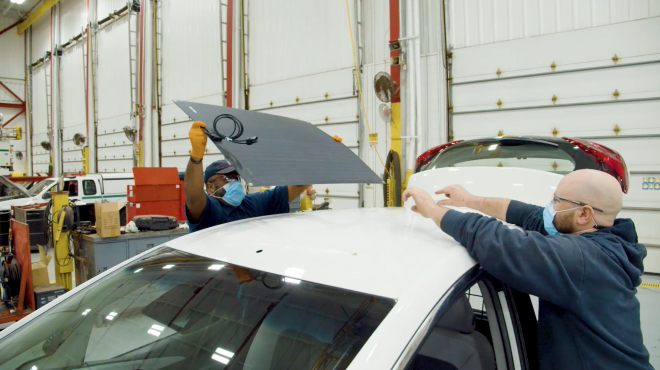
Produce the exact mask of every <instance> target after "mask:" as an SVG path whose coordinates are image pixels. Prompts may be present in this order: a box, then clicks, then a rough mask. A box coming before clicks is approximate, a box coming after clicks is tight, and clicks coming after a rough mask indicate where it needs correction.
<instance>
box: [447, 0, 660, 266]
mask: <svg viewBox="0 0 660 370" xmlns="http://www.w3.org/2000/svg"><path fill="white" fill-rule="evenodd" d="M448 14H450V18H449V22H448V23H449V26H450V29H449V33H448V39H449V40H450V41H449V43H450V47H453V58H452V59H453V60H452V77H453V80H452V81H453V83H452V86H451V94H452V105H453V114H452V128H453V136H454V139H471V138H478V137H484V136H494V135H497V134H504V135H518V134H524V135H545V136H552V135H555V136H568V137H580V138H585V139H589V140H592V141H595V142H599V143H602V144H603V145H606V146H608V147H610V148H612V149H615V150H617V151H619V152H620V153H621V154H622V155H623V157H624V158H625V160H626V163H627V165H628V170H629V171H630V190H629V193H628V194H627V195H625V197H624V209H623V211H622V212H621V214H620V216H621V217H630V218H632V219H633V221H635V224H636V227H637V231H638V234H639V237H640V241H641V242H643V243H647V244H648V245H651V246H653V245H655V246H660V230H658V228H657V225H658V224H660V192H657V191H654V190H644V189H643V183H644V181H643V180H644V179H647V182H648V179H649V178H653V179H654V180H655V178H656V177H660V149H658V148H660V124H658V122H659V121H658V117H660V43H658V37H657V35H660V4H659V3H658V2H646V1H598V2H586V1H585V2H572V1H553V2H545V1H525V2H522V1H510V2H508V3H506V2H504V3H498V4H497V6H495V5H494V2H491V1H484V2H463V1H451V2H449V9H448ZM597 26H598V27H597ZM498 102H499V104H498ZM551 164H552V163H550V162H548V163H546V164H545V166H546V167H547V168H548V169H551V167H550V166H551ZM645 264H646V267H647V270H648V271H654V272H660V249H659V248H654V247H649V257H648V258H647V260H646V263H645Z"/></svg>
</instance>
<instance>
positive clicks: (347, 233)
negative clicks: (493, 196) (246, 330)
mask: <svg viewBox="0 0 660 370" xmlns="http://www.w3.org/2000/svg"><path fill="white" fill-rule="evenodd" d="M167 245H168V246H170V247H173V248H176V249H179V250H182V251H186V252H190V253H193V254H196V255H200V256H204V257H208V258H212V259H216V260H220V261H225V262H228V263H232V264H236V265H240V266H245V267H249V268H254V269H258V270H262V271H266V272H270V273H274V274H279V275H284V276H289V277H293V278H296V279H301V280H305V281H310V282H314V283H319V284H324V285H330V286H334V287H339V288H342V289H349V290H354V291H359V292H364V293H368V294H374V295H378V296H382V297H388V298H394V299H401V298H402V297H405V296H406V295H410V294H413V295H414V294H416V293H415V292H416V291H417V290H416V287H414V286H411V284H410V283H411V280H417V279H430V280H438V279H454V278H458V277H460V276H461V275H462V274H464V273H465V272H466V271H467V270H469V269H470V268H471V267H472V266H474V265H475V262H474V261H473V260H472V259H471V258H470V257H469V255H468V254H467V251H466V250H465V248H463V247H462V246H461V245H460V244H458V243H457V242H456V241H454V240H453V239H452V238H451V237H449V236H448V235H446V234H445V233H443V232H442V231H441V230H440V228H439V227H437V226H435V225H434V224H433V221H431V220H428V219H424V218H423V217H422V216H420V215H417V214H415V213H413V212H411V211H410V210H407V209H402V208H390V209H387V208H373V209H364V208H363V209H355V210H343V211H334V210H331V211H316V212H305V213H292V214H284V215H279V216H275V217H261V218H253V219H249V220H245V221H241V222H231V223H228V224H224V225H220V226H216V227H213V228H210V229H206V230H203V231H200V232H197V233H194V234H190V235H189V236H187V237H184V238H178V239H175V240H173V241H171V242H169V243H167ZM258 251H261V252H258ZM454 280H455V279H454ZM452 281H453V280H452ZM419 290H420V291H424V292H425V293H426V291H425V290H424V288H423V287H419Z"/></svg>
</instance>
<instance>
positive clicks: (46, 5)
mask: <svg viewBox="0 0 660 370" xmlns="http://www.w3.org/2000/svg"><path fill="white" fill-rule="evenodd" d="M59 1H60V0H44V2H43V3H42V4H41V5H39V6H38V7H37V9H35V10H34V11H33V12H32V13H30V15H28V17H27V18H26V19H25V20H24V21H23V22H22V23H21V24H19V25H18V26H17V27H16V32H18V34H19V35H20V34H22V33H23V32H24V31H25V30H26V29H27V28H28V27H30V25H32V23H34V22H35V21H36V20H37V19H39V17H41V16H42V15H44V13H46V12H47V11H48V10H50V8H52V7H53V6H55V4H57V3H58V2H59Z"/></svg>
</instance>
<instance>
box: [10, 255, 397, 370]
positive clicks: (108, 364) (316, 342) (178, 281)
mask: <svg viewBox="0 0 660 370" xmlns="http://www.w3.org/2000/svg"><path fill="white" fill-rule="evenodd" d="M290 272H291V275H294V276H295V275H298V276H299V274H301V273H302V271H301V270H299V269H295V268H292V269H291V271H290ZM394 304H395V302H394V300H392V299H388V298H382V297H377V296H373V295H368V294H363V293H357V292H352V291H346V290H342V289H338V288H333V287H329V286H324V285H319V284H314V283H310V282H306V281H301V280H299V279H296V278H291V277H283V276H279V275H274V274H269V273H266V272H263V271H259V270H254V269H247V268H243V267H240V266H236V265H230V264H227V263H224V262H218V261H215V260H211V259H208V258H203V257H199V256H196V255H192V254H188V253H183V252H180V251H177V250H173V249H169V248H159V249H158V250H156V251H153V252H151V253H150V254H148V255H147V256H146V257H144V258H142V259H141V260H139V261H136V262H135V263H132V264H131V265H129V266H127V267H125V268H123V269H121V270H120V271H117V272H115V273H114V274H112V275H110V276H107V277H105V278H104V279H101V280H100V281H99V282H97V283H96V284H95V285H92V286H91V287H88V288H85V289H84V290H82V291H80V292H78V293H77V294H75V295H74V296H72V297H70V298H68V299H67V300H65V301H63V302H61V303H59V304H58V305H56V306H55V307H53V308H51V309H49V310H48V311H46V312H44V313H43V314H42V315H41V316H39V317H37V318H35V319H34V320H33V321H31V322H30V323H28V324H27V325H25V326H24V327H22V328H19V329H18V330H17V331H16V332H13V333H11V334H10V335H8V336H7V337H5V338H4V339H2V340H0V369H2V370H4V369H24V370H28V369H39V370H43V369H60V368H68V369H83V368H84V369H101V368H103V369H106V368H122V369H128V368H131V369H138V368H141V369H165V368H167V369H227V368H231V369H232V370H236V369H312V368H319V369H326V368H327V369H345V368H346V367H347V366H348V365H349V364H350V363H351V361H352V360H353V358H354V357H355V355H356V354H357V353H358V352H359V351H360V349H361V348H362V346H363V345H364V344H365V342H366V341H367V340H368V339H369V337H370V336H371V334H372V333H373V332H374V331H375V330H376V328H377V327H378V326H379V325H380V323H381V322H382V320H383V319H384V318H385V316H386V315H387V314H388V313H389V312H390V310H391V309H392V307H393V306H394Z"/></svg>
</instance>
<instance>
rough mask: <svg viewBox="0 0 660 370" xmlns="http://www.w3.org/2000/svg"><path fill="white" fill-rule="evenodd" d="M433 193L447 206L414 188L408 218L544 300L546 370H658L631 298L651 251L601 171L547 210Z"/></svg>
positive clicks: (579, 177) (564, 187)
mask: <svg viewBox="0 0 660 370" xmlns="http://www.w3.org/2000/svg"><path fill="white" fill-rule="evenodd" d="M436 193H437V194H445V195H446V196H447V198H448V199H444V200H441V201H439V202H438V204H436V203H435V201H433V199H432V198H431V196H430V195H428V194H427V193H426V192H424V191H423V190H421V189H417V188H414V187H410V188H408V189H406V191H405V192H404V194H403V199H404V201H405V200H407V199H408V198H410V197H412V198H413V199H414V200H415V205H414V206H413V207H412V210H413V211H415V212H417V213H419V214H421V215H422V216H424V217H427V218H431V219H433V221H434V222H435V224H436V225H438V226H440V228H441V229H442V231H444V232H445V233H447V234H448V235H450V236H451V237H453V238H454V239H456V241H458V242H459V243H461V244H462V245H463V246H465V247H466V248H467V250H468V252H469V253H470V256H472V258H474V259H475V260H477V261H478V262H479V264H480V265H481V267H482V268H483V269H484V270H486V271H487V272H489V273H490V274H491V275H493V276H494V277H496V278H497V279H499V280H501V281H502V282H504V283H505V284H507V285H509V286H511V287H513V288H514V289H517V290H519V291H521V292H523V293H528V294H532V295H535V296H537V297H539V314H538V354H539V369H540V370H550V369H585V370H586V369H639V370H652V369H653V367H652V366H651V364H650V363H649V352H648V351H647V350H646V347H645V346H644V343H643V341H642V330H641V323H640V320H641V319H640V305H639V301H638V300H637V298H636V297H635V294H636V293H637V289H636V287H637V286H639V284H640V283H641V282H642V279H641V275H642V273H643V272H644V265H643V264H642V261H643V260H644V257H646V248H645V247H644V246H643V245H641V244H639V243H638V242H637V232H636V231H635V225H634V224H633V222H632V220H630V219H627V218H623V219H617V218H616V216H617V214H618V213H619V211H620V210H621V207H622V204H623V196H622V193H621V187H620V185H619V183H618V181H617V180H616V179H615V178H614V177H612V176H610V175H609V174H606V173H605V172H600V171H595V170H579V171H575V172H571V173H569V174H568V175H566V176H565V177H564V178H563V179H562V180H561V181H560V182H559V184H558V185H557V189H556V190H555V194H554V195H553V197H552V200H551V201H550V203H548V205H547V206H546V207H545V208H544V207H538V206H535V205H531V204H525V203H522V202H517V201H515V200H509V199H497V198H482V197H477V196H474V195H472V194H470V193H468V192H467V191H466V190H465V189H464V188H463V187H462V186H460V185H452V186H448V187H446V188H443V189H441V190H439V191H437V192H436ZM444 205H447V206H454V207H468V208H472V209H475V210H477V211H479V212H482V213H485V214H486V215H488V216H492V217H487V216H482V215H479V214H476V213H470V212H467V213H461V212H459V211H456V210H450V209H447V208H445V207H443V206H444ZM496 218H497V219H500V220H505V221H506V222H508V223H511V224H515V225H518V226H520V227H521V228H522V229H523V230H524V231H522V232H521V231H519V230H516V229H510V228H509V227H507V226H506V225H504V224H503V223H502V222H500V221H498V220H497V219H496Z"/></svg>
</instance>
